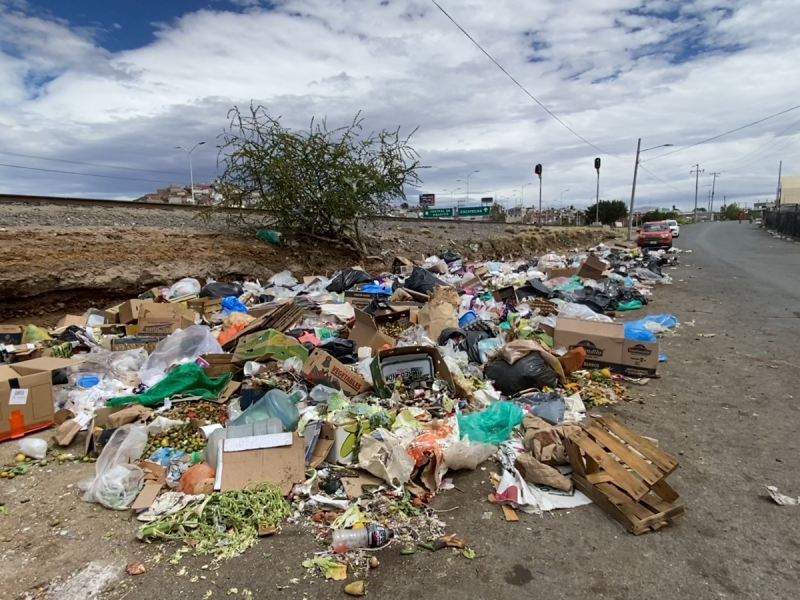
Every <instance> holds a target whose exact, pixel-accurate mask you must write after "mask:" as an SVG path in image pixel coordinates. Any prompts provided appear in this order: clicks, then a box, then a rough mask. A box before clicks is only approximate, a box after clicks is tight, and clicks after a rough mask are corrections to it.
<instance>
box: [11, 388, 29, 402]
mask: <svg viewBox="0 0 800 600" xmlns="http://www.w3.org/2000/svg"><path fill="white" fill-rule="evenodd" d="M8 403H9V404H16V405H24V404H27V403H28V390H11V396H10V397H9V399H8Z"/></svg>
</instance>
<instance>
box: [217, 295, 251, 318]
mask: <svg viewBox="0 0 800 600" xmlns="http://www.w3.org/2000/svg"><path fill="white" fill-rule="evenodd" d="M222 312H223V313H225V314H226V315H229V314H231V313H235V312H238V313H246V312H247V307H246V306H245V305H244V304H242V303H241V302H240V301H239V299H238V298H237V297H236V296H228V297H227V298H224V299H223V300H222Z"/></svg>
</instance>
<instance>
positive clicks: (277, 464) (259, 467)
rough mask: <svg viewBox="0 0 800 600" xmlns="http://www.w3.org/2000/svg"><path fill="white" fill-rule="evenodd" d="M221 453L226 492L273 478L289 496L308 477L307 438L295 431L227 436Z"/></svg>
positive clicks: (221, 476)
mask: <svg viewBox="0 0 800 600" xmlns="http://www.w3.org/2000/svg"><path fill="white" fill-rule="evenodd" d="M220 456H221V459H222V460H221V461H219V464H218V475H217V476H218V480H219V482H220V491H223V492H228V491H232V490H243V489H244V488H245V487H247V486H248V485H250V484H258V483H262V482H270V483H274V484H276V485H278V486H279V487H280V488H281V492H282V493H283V495H284V496H286V495H288V494H289V492H291V491H292V487H293V486H294V485H295V484H297V483H302V482H303V481H305V465H306V460H305V451H304V442H303V438H301V437H300V436H299V435H297V434H296V433H289V434H283V433H275V434H267V435H258V436H252V437H249V438H234V439H226V440H224V441H223V443H222V444H220Z"/></svg>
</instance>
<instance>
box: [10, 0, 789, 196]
mask: <svg viewBox="0 0 800 600" xmlns="http://www.w3.org/2000/svg"><path fill="white" fill-rule="evenodd" d="M440 3H441V4H442V6H443V7H444V8H445V9H446V10H448V12H450V14H451V15H452V16H453V18H455V19H456V20H457V21H458V22H459V23H460V24H461V25H462V26H463V27H464V28H465V29H466V30H467V31H468V32H470V34H471V35H473V37H474V38H475V39H476V40H477V41H478V42H479V43H480V44H482V45H483V46H484V47H485V48H486V50H487V51H488V52H490V53H491V54H492V56H494V58H495V59H496V60H498V62H500V63H501V64H502V65H503V66H504V67H505V68H506V69H508V71H509V72H510V73H511V74H512V75H513V76H514V77H516V78H517V79H518V80H519V81H520V83H522V85H524V86H525V87H526V88H527V89H528V90H529V91H530V92H531V93H532V94H534V95H535V96H536V97H537V98H538V99H539V100H540V101H541V102H543V103H544V104H545V106H547V107H548V108H549V109H550V110H552V111H553V112H554V113H556V114H557V115H558V116H559V118H561V119H562V120H563V121H564V122H566V123H567V124H569V126H570V127H572V128H573V129H575V130H576V131H577V132H578V133H580V135H582V136H583V137H585V138H586V139H588V140H590V141H591V142H592V143H593V144H596V145H597V146H598V147H600V148H602V149H603V150H605V151H606V152H608V153H609V154H610V155H613V157H612V156H606V155H603V154H599V153H598V152H597V151H596V150H595V149H593V148H591V147H590V146H588V145H586V144H585V143H583V142H582V141H581V140H579V139H578V138H576V137H575V136H573V135H572V134H571V133H569V132H568V131H567V130H566V129H564V128H563V127H562V126H561V125H559V124H558V123H557V122H555V121H554V120H553V119H552V118H551V117H550V116H549V115H547V114H546V113H545V112H544V111H543V110H542V109H541V108H540V107H539V106H538V105H536V104H535V103H534V102H533V101H532V100H531V99H530V98H528V97H527V96H526V95H525V94H524V93H523V92H522V91H521V90H520V89H519V88H517V87H516V86H515V85H514V84H513V83H512V82H511V81H510V80H509V79H508V78H507V77H506V76H505V75H504V74H503V73H502V72H500V70H499V69H497V67H496V66H494V65H493V64H492V63H491V62H490V61H489V59H488V58H486V56H484V55H483V54H482V53H481V52H480V51H479V50H478V49H477V48H476V47H475V46H474V45H473V44H472V43H471V42H470V41H469V40H468V39H467V38H466V37H465V36H464V35H463V34H462V33H461V32H460V31H458V29H456V27H455V26H454V25H453V24H452V23H451V22H450V21H449V20H447V18H446V17H445V16H444V15H443V14H441V13H440V12H439V10H438V9H437V8H436V7H435V6H434V5H433V4H432V3H431V2H430V1H429V0H388V2H381V1H380V0H358V1H355V0H279V1H274V2H273V3H272V5H274V9H272V10H268V9H265V8H263V6H265V5H266V4H267V3H259V2H256V1H250V0H238V1H237V2H234V3H233V4H238V5H239V6H240V7H245V8H246V11H245V12H244V13H242V12H227V11H226V10H223V8H224V7H225V6H226V5H225V4H224V3H221V2H218V3H215V4H212V7H213V8H215V9H217V10H208V9H206V10H199V11H197V12H194V13H189V14H186V15H183V16H182V17H180V18H179V19H177V20H175V21H171V22H170V23H169V24H166V25H163V24H162V25H160V26H159V29H158V30H157V32H156V35H155V39H154V41H152V42H151V43H149V44H148V45H146V46H143V47H140V48H137V49H134V50H126V51H123V52H118V53H111V52H108V51H106V50H104V49H103V48H102V47H100V46H99V45H98V43H97V42H96V40H95V39H93V38H92V37H91V34H90V33H87V32H86V31H84V30H80V29H78V28H76V27H74V26H72V25H71V24H70V23H67V22H63V21H59V20H56V19H52V18H48V17H46V16H42V15H40V14H34V13H33V12H32V11H31V10H30V9H29V8H28V7H27V6H26V5H25V4H23V3H20V2H15V3H14V6H12V5H11V3H9V2H3V0H0V40H2V43H0V150H3V151H8V152H16V153H22V154H30V155H39V156H48V157H56V158H62V159H69V160H76V161H85V162H94V163H103V164H115V165H123V166H126V167H131V168H140V169H154V170H157V171H162V172H166V173H145V172H125V171H109V170H102V169H98V168H93V167H88V166H87V167H81V166H77V165H69V164H63V163H53V162H44V161H35V160H32V159H24V158H20V157H10V156H6V155H2V154H0V163H13V164H24V165H27V166H34V167H42V168H50V169H59V170H79V171H82V172H92V173H102V174H107V175H119V176H126V177H128V176H129V177H132V178H143V179H156V180H161V179H164V180H167V181H168V180H173V181H174V180H177V181H183V180H185V179H187V178H188V177H186V176H183V179H181V177H182V176H181V173H184V172H185V171H186V170H187V169H186V164H185V158H186V157H185V155H184V154H183V153H176V152H175V151H174V150H173V147H174V146H175V145H178V144H183V145H185V144H191V143H194V142H195V141H200V140H205V141H206V142H207V145H206V146H205V147H203V149H202V152H201V151H198V152H197V153H196V154H195V172H196V173H197V174H199V175H200V177H196V179H201V178H203V177H204V176H206V175H210V174H213V173H214V169H215V160H216V155H215V154H214V152H213V148H212V147H211V146H213V144H212V142H213V141H214V139H215V137H216V136H217V135H218V134H219V132H220V131H221V130H222V128H223V127H224V126H225V125H226V122H227V121H226V118H225V117H226V112H227V110H228V109H229V108H230V107H231V106H232V105H234V104H238V105H244V104H247V103H249V102H250V101H251V100H253V101H254V102H256V103H260V104H264V105H265V106H267V107H269V109H270V111H271V112H272V113H274V114H280V115H283V117H284V119H285V121H286V122H287V123H288V124H291V125H294V126H304V125H306V124H307V123H308V121H309V120H310V118H311V117H313V116H316V117H322V116H326V115H327V116H328V117H329V121H331V122H332V123H344V122H346V121H349V120H350V119H351V118H352V117H353V116H354V115H355V113H356V112H357V111H359V110H361V111H363V116H364V117H365V118H366V119H367V123H368V125H369V126H371V127H387V128H394V127H396V126H398V125H400V126H402V127H403V128H404V129H405V130H407V131H410V130H412V129H413V128H414V127H417V126H419V131H418V133H417V136H416V146H417V147H418V149H419V151H420V153H421V154H422V159H423V161H424V162H425V163H426V164H429V165H431V166H433V167H434V168H432V169H430V170H428V171H426V172H425V173H424V179H425V183H424V189H423V190H421V191H426V192H434V193H438V194H442V190H444V189H453V188H455V187H459V184H456V183H455V180H456V179H463V178H465V177H466V175H467V174H468V173H469V172H471V171H473V170H475V169H478V170H480V173H479V174H477V175H474V176H473V177H472V178H471V181H470V188H471V189H470V191H471V192H473V193H474V195H475V196H478V195H489V194H493V193H495V192H497V193H499V194H500V195H512V194H513V190H518V189H520V186H521V185H523V184H525V183H528V182H529V181H534V175H533V166H534V165H535V164H536V163H539V162H540V163H542V164H543V165H544V166H545V179H544V199H545V200H554V199H556V200H557V199H558V198H559V197H560V194H561V191H562V190H567V189H569V190H570V191H569V192H568V193H566V194H564V201H565V202H569V203H571V204H587V203H588V202H589V199H590V197H592V196H593V194H594V189H595V188H594V186H595V174H594V170H593V168H592V160H593V158H594V157H595V156H596V155H600V156H602V158H603V169H602V174H601V196H603V197H615V198H628V197H629V196H630V179H631V175H632V170H633V156H632V155H633V152H634V151H635V147H636V138H637V137H642V138H643V139H644V141H643V147H649V146H655V145H658V144H662V143H673V144H675V145H676V147H683V146H686V145H689V144H693V143H696V142H698V141H700V140H702V139H704V138H707V137H710V136H713V135H716V134H718V133H721V132H723V131H726V130H729V129H733V128H735V127H738V126H740V125H742V124H744V123H746V122H748V121H752V120H755V119H758V118H761V117H763V116H766V115H769V114H771V113H775V112H778V111H780V110H782V109H784V108H787V107H789V106H791V105H793V104H795V103H797V102H796V99H797V98H798V97H800V93H798V92H800V82H798V81H797V78H796V77H795V73H796V65H797V64H798V60H799V59H800V45H799V44H798V43H797V42H798V37H800V34H799V33H798V32H796V31H795V28H794V27H793V26H792V23H791V19H789V18H787V16H788V15H791V14H793V13H792V9H793V5H794V2H791V1H790V0H753V1H751V2H747V3H745V2H744V0H716V1H712V0H695V1H694V2H678V1H677V0H652V1H648V0H609V1H607V2H604V3H597V2H590V1H589V0H580V1H577V2H570V3H565V2H558V1H556V0H547V1H542V2H538V3H536V5H535V7H534V6H533V5H531V4H530V3H529V2H524V1H523V0H494V1H493V2H489V0H480V1H479V0H470V1H468V2H455V1H453V0H442V1H441V2H440ZM120 25H121V27H123V28H126V24H125V22H121V23H120ZM123 30H124V29H123ZM798 119H800V111H797V112H796V113H790V114H787V115H785V116H783V117H780V118H777V119H774V120H772V121H768V122H766V123H764V124H763V125H759V126H756V127H753V128H751V129H748V130H745V131H743V132H740V133H737V134H734V135H732V136H729V137H726V138H722V139H721V140H719V141H718V142H712V143H709V144H706V145H702V146H698V147H697V148H692V149H690V150H686V151H683V152H679V153H676V154H674V155H670V156H665V157H664V158H661V159H657V160H653V161H648V162H646V163H644V165H645V167H647V169H648V170H650V171H652V172H653V173H655V174H656V175H657V176H658V177H660V178H661V179H663V180H665V181H666V182H668V183H669V184H671V185H672V186H674V188H677V189H678V190H680V192H677V191H675V189H672V188H671V187H668V186H666V185H664V184H662V183H660V182H658V181H656V180H655V179H652V178H650V176H649V175H648V174H647V173H645V172H640V178H639V186H638V190H637V197H638V198H639V199H640V200H641V201H642V202H643V203H648V204H653V205H670V204H673V203H674V204H678V205H681V206H688V205H690V204H692V203H693V199H694V195H693V193H694V181H693V178H692V176H691V175H690V174H689V171H690V169H691V168H692V165H693V164H696V163H700V165H701V168H705V169H706V172H707V173H709V172H712V171H721V170H725V168H726V167H727V166H728V165H729V164H733V165H734V166H735V167H736V168H735V169H732V170H731V171H730V172H725V173H724V174H723V176H722V177H721V178H720V179H719V180H718V182H717V183H718V186H717V192H718V194H719V195H723V194H726V195H728V196H734V197H735V198H737V199H738V198H741V199H742V201H744V200H748V201H751V202H752V201H753V199H755V198H764V197H766V196H768V195H770V194H774V189H775V183H776V176H777V172H776V171H777V161H778V160H780V159H781V158H783V159H784V161H785V165H784V171H785V172H787V171H788V172H793V171H792V169H794V171H795V172H796V171H797V169H800V166H797V167H796V168H795V166H794V165H797V160H798V158H800V150H798V147H797V145H795V144H794V142H793V138H780V139H776V140H775V143H773V144H770V145H768V146H766V147H765V148H764V149H763V150H762V151H759V152H757V153H755V154H754V155H753V157H752V158H751V159H750V160H746V161H743V162H740V163H739V164H736V163H735V161H736V160H737V159H739V158H740V157H742V156H744V155H746V154H747V153H749V152H751V151H753V150H755V149H756V148H758V147H759V146H760V145H762V144H765V143H766V142H767V141H768V140H770V138H771V137H772V136H774V135H775V134H776V133H777V132H779V131H781V130H782V129H785V128H786V127H787V126H788V125H789V124H790V123H792V122H794V121H796V120H798ZM795 130H796V129H795ZM795 130H790V131H789V132H787V133H792V132H793V131H795ZM782 147H783V148H784V149H783V150H782V151H781V150H780V149H781V148H782ZM659 152H660V151H659V150H654V151H652V152H649V153H647V154H645V155H644V156H643V159H650V158H652V157H654V156H657V155H658V153H659ZM770 153H773V154H772V155H770ZM0 173H2V177H3V178H2V181H3V183H4V186H3V188H4V189H3V191H12V192H20V193H42V194H50V193H54V194H60V193H70V194H73V195H89V194H95V195H99V196H111V195H129V196H136V195H139V194H140V193H142V192H145V191H148V190H150V189H152V188H154V187H156V186H158V185H159V184H158V183H155V182H133V181H122V180H119V181H115V180H111V179H100V178H88V177H86V178H83V177H74V176H69V175H63V174H54V173H50V174H47V173H37V172H26V171H22V170H14V169H7V168H3V167H0ZM705 179H707V178H705ZM535 188H536V186H535V185H534V186H531V187H529V188H526V189H525V199H526V203H528V201H529V200H530V199H532V198H533V197H534V196H535V195H536V192H535ZM459 193H460V192H459ZM701 205H703V203H702V202H701Z"/></svg>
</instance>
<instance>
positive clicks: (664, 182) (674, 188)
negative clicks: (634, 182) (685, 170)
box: [639, 162, 686, 194]
mask: <svg viewBox="0 0 800 600" xmlns="http://www.w3.org/2000/svg"><path fill="white" fill-rule="evenodd" d="M639 168H640V169H641V170H642V171H644V172H645V173H647V174H648V175H650V177H652V178H653V179H657V180H658V181H660V182H661V183H663V184H664V185H666V186H668V187H671V188H672V189H673V190H675V191H676V192H678V193H681V194H685V193H686V191H685V190H679V189H678V188H676V187H675V186H674V185H672V184H671V183H667V182H666V181H664V180H663V179H661V178H660V177H659V176H658V175H654V174H653V173H652V172H650V171H649V170H647V169H646V168H645V167H643V166H642V163H641V162H640V163H639Z"/></svg>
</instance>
